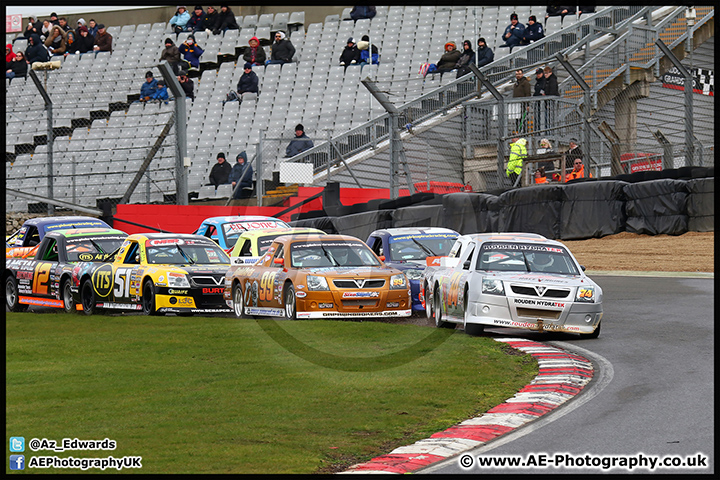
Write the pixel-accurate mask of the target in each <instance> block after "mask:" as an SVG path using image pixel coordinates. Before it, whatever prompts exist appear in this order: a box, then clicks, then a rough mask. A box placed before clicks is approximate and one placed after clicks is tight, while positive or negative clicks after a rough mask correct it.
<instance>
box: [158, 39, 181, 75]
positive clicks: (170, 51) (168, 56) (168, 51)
mask: <svg viewBox="0 0 720 480" xmlns="http://www.w3.org/2000/svg"><path fill="white" fill-rule="evenodd" d="M165 60H167V62H168V63H169V64H170V66H171V67H172V69H173V73H174V74H175V75H177V74H178V73H180V49H178V47H177V45H175V42H173V41H172V38H170V37H168V38H166V39H165V48H163V51H162V53H160V61H161V62H162V61H165Z"/></svg>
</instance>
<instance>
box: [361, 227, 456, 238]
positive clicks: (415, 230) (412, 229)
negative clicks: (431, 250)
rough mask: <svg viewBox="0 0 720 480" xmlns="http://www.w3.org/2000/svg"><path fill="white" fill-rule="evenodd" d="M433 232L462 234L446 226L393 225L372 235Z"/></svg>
mask: <svg viewBox="0 0 720 480" xmlns="http://www.w3.org/2000/svg"><path fill="white" fill-rule="evenodd" d="M432 233H454V234H455V235H458V236H459V235H460V234H459V233H458V232H456V231H455V230H452V229H450V228H445V227H393V228H381V229H379V230H375V231H374V232H372V233H371V234H370V235H379V236H382V235H389V236H391V237H394V236H397V235H427V234H432Z"/></svg>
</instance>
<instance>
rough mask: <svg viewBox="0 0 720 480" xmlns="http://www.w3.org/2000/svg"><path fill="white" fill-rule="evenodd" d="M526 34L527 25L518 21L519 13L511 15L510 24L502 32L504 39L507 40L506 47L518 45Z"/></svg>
mask: <svg viewBox="0 0 720 480" xmlns="http://www.w3.org/2000/svg"><path fill="white" fill-rule="evenodd" d="M524 35H525V25H523V24H522V23H519V22H518V16H517V13H513V14H512V15H510V25H508V26H507V27H505V31H504V32H503V34H502V40H503V42H505V45H503V46H505V47H510V49H511V50H512V47H517V46H518V45H520V43H521V42H522V39H523V36H524Z"/></svg>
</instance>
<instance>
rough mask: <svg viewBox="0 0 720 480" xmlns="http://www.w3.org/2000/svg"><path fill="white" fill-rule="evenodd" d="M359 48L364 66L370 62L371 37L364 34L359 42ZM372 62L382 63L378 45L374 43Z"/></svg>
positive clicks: (361, 63) (361, 64)
mask: <svg viewBox="0 0 720 480" xmlns="http://www.w3.org/2000/svg"><path fill="white" fill-rule="evenodd" d="M357 46H358V50H360V66H361V67H363V66H365V65H367V64H368V63H370V37H369V36H367V35H363V36H362V38H361V39H360V41H359V42H358V44H357ZM372 63H373V64H374V65H377V64H379V63H380V55H379V53H378V48H377V45H375V44H373V45H372Z"/></svg>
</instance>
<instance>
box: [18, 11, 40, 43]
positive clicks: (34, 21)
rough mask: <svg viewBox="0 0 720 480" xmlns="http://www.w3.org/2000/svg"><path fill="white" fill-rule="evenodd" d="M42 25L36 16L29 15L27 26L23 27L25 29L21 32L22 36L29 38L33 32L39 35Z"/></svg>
mask: <svg viewBox="0 0 720 480" xmlns="http://www.w3.org/2000/svg"><path fill="white" fill-rule="evenodd" d="M42 27H43V22H41V21H39V20H38V18H37V16H35V15H30V17H29V18H28V24H27V27H25V31H24V32H23V36H24V37H25V38H30V35H32V34H33V33H37V34H38V35H40V34H42ZM18 38H20V37H18Z"/></svg>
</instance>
